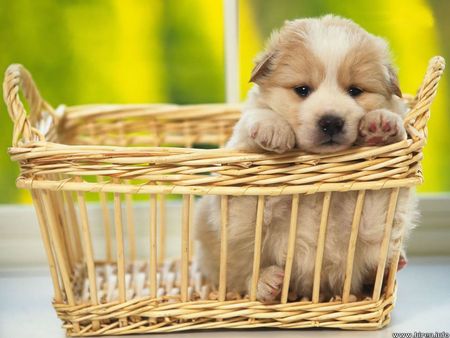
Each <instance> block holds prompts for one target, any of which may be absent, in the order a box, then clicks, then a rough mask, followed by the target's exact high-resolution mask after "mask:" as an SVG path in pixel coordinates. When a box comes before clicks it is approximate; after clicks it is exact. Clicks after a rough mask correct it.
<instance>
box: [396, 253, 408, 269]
mask: <svg viewBox="0 0 450 338" xmlns="http://www.w3.org/2000/svg"><path fill="white" fill-rule="evenodd" d="M407 264H408V260H407V259H406V258H405V257H403V256H400V258H399V260H398V265H397V271H400V270H401V269H403V268H404V267H405V266H406V265H407Z"/></svg>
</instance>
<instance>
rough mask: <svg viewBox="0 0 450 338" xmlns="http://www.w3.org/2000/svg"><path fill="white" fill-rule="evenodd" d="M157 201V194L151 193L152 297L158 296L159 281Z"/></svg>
mask: <svg viewBox="0 0 450 338" xmlns="http://www.w3.org/2000/svg"><path fill="white" fill-rule="evenodd" d="M156 210H157V201H156V195H155V194H152V195H150V297H152V298H155V297H156V291H157V282H156V270H157V268H158V257H157V237H156V227H157V213H156Z"/></svg>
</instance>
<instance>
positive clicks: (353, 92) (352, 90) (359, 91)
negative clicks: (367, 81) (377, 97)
mask: <svg viewBox="0 0 450 338" xmlns="http://www.w3.org/2000/svg"><path fill="white" fill-rule="evenodd" d="M347 93H348V95H350V96H351V97H356V96H359V95H361V94H362V93H363V90H362V89H361V88H358V87H355V86H352V87H350V88H349V89H348V90H347Z"/></svg>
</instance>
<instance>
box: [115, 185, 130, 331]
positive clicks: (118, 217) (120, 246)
mask: <svg viewBox="0 0 450 338" xmlns="http://www.w3.org/2000/svg"><path fill="white" fill-rule="evenodd" d="M114 180H115V181H116V183H118V180H117V179H114ZM114 226H115V232H116V251H117V256H116V263H117V288H118V292H119V301H120V302H125V301H126V290H125V248H124V243H123V225H122V202H121V198H120V194H119V193H114ZM119 325H120V326H126V325H127V320H126V318H120V319H119Z"/></svg>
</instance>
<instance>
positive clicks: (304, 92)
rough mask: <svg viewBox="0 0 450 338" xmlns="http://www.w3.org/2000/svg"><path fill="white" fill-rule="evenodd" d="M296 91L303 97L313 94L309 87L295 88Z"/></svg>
mask: <svg viewBox="0 0 450 338" xmlns="http://www.w3.org/2000/svg"><path fill="white" fill-rule="evenodd" d="M294 90H295V92H296V93H297V95H298V96H301V97H307V96H308V95H309V94H311V88H310V87H308V86H298V87H295V88H294Z"/></svg>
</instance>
